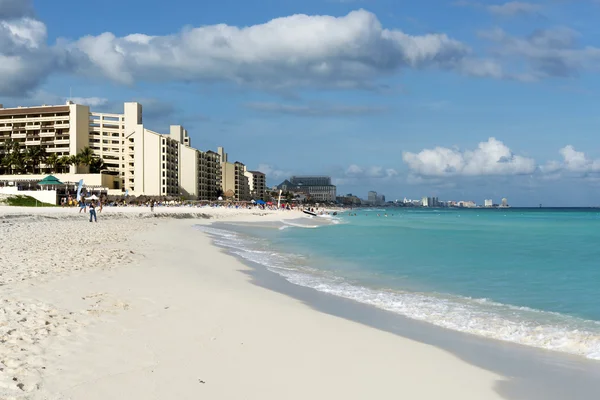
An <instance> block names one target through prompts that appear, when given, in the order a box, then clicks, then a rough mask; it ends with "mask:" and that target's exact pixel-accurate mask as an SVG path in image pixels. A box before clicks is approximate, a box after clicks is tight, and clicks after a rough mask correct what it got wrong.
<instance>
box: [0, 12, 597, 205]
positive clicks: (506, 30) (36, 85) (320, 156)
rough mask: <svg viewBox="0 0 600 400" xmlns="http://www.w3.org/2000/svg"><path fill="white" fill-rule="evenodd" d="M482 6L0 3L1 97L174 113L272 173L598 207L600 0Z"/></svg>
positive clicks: (449, 195) (165, 119)
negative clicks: (597, 29) (109, 12)
mask: <svg viewBox="0 0 600 400" xmlns="http://www.w3.org/2000/svg"><path fill="white" fill-rule="evenodd" d="M478 4H479V3H474V2H455V3H452V2H442V1H434V0H430V1H426V2H421V3H420V4H402V5H399V4H397V3H396V2H392V1H388V0H382V1H378V2H367V1H354V2H335V1H325V0H308V1H306V2H302V4H295V3H286V2H278V3H270V2H269V4H268V7H267V6H266V5H265V3H264V2H258V1H253V0H250V1H246V2H239V1H234V0H228V1H226V2H224V3H220V5H217V6H215V7H211V9H204V8H202V7H201V5H199V4H197V3H195V2H191V1H188V0H179V1H174V2H172V3H170V4H164V3H161V2H158V1H145V2H142V1H141V0H132V1H130V2H126V3H125V4H121V2H119V3H117V2H116V1H114V0H108V1H107V2H106V3H105V6H106V7H108V8H112V7H115V9H116V7H118V9H119V10H120V11H119V14H120V16H121V17H122V18H118V19H114V18H106V19H97V20H93V21H90V20H89V18H84V17H85V16H86V15H87V13H88V12H89V6H88V5H81V6H79V5H78V6H73V7H70V8H69V9H65V10H58V9H56V7H54V6H53V5H52V4H51V3H48V2H43V1H28V0H0V10H1V11H0V39H2V40H0V56H10V57H12V59H13V60H14V61H15V62H14V63H13V64H11V66H13V65H14V69H13V68H12V67H11V66H7V67H6V69H5V70H4V76H5V79H3V80H2V82H0V104H3V105H4V106H5V107H12V106H18V105H22V106H27V105H41V104H64V102H65V100H66V99H67V98H69V97H72V100H73V101H75V102H79V103H84V104H88V105H90V106H92V108H93V109H94V110H96V111H98V112H118V110H119V108H118V107H119V105H120V104H122V103H123V102H124V101H139V102H140V103H143V104H144V106H145V108H144V113H145V115H144V118H145V120H146V122H147V125H148V126H149V127H150V128H152V129H155V130H156V131H159V132H163V131H167V128H168V126H169V125H171V124H180V125H183V126H184V127H185V128H186V129H187V130H188V131H189V133H190V136H191V138H192V140H193V141H194V143H197V144H198V145H199V146H200V147H202V148H207V149H210V148H216V147H218V146H220V145H223V146H225V147H226V148H227V149H228V151H229V152H231V153H232V154H236V155H239V157H240V158H243V159H244V161H245V162H246V163H247V164H249V165H253V166H255V169H257V170H260V171H262V172H265V173H266V175H267V179H268V184H269V185H270V186H272V185H275V184H278V183H279V182H281V181H282V180H283V179H287V178H289V177H290V176H292V175H296V174H298V175H308V174H326V175H330V176H331V177H332V178H333V183H334V184H336V185H337V187H338V192H339V193H355V192H356V193H366V192H367V191H368V190H376V191H378V192H382V193H385V194H386V196H387V197H388V199H395V198H404V197H412V198H417V197H419V196H422V195H425V194H426V195H428V196H437V197H439V198H445V199H473V200H474V201H480V200H478V199H486V198H493V199H500V198H502V197H508V198H510V199H511V204H512V205H514V206H519V205H522V206H531V207H535V206H538V205H539V204H540V203H541V204H543V205H548V206H597V205H600V200H597V199H600V189H599V187H598V182H599V178H600V146H598V144H599V142H598V139H597V135H595V133H596V131H597V130H598V128H599V127H600V117H598V116H597V112H596V110H595V104H596V103H597V99H596V97H597V93H598V90H597V89H598V86H599V85H600V82H598V79H597V74H598V71H597V68H596V67H595V66H596V65H598V61H600V60H599V59H598V58H600V57H599V56H598V54H600V51H599V50H600V40H599V39H598V38H597V36H595V34H594V21H595V20H596V19H597V17H599V16H600V6H599V5H598V4H597V2H593V1H591V0H590V1H586V0H584V1H581V2H553V3H547V2H536V1H531V2H522V3H520V4H527V5H528V7H525V8H523V7H522V8H519V9H515V8H514V6H513V7H511V6H510V2H503V1H494V2H493V4H492V3H490V4H489V5H487V6H481V5H478ZM486 4H487V3H486ZM261 6H262V7H261ZM158 16H160V19H161V24H160V26H157V25H156V24H155V23H154V22H155V21H156V18H157V17H158ZM65 17H67V18H69V21H71V22H70V23H69V24H64V18H65ZM123 21H127V24H124V23H123ZM219 24H224V25H219ZM217 27H220V28H219V29H217ZM273 37H276V38H277V40H272V38H273ZM317 37H318V40H316V39H315V38H317ZM219 43H220V44H221V45H220V46H218V44H219ZM224 45H226V46H224ZM415 50H417V51H415ZM384 54H385V55H386V57H385V58H383V57H381V55H384ZM153 55H158V57H153ZM198 59H202V60H204V62H202V63H198V62H195V61H194V60H198ZM290 59H293V60H295V62H294V63H286V62H282V60H290ZM351 66H353V67H355V68H354V69H353V68H351ZM71 93H72V94H71Z"/></svg>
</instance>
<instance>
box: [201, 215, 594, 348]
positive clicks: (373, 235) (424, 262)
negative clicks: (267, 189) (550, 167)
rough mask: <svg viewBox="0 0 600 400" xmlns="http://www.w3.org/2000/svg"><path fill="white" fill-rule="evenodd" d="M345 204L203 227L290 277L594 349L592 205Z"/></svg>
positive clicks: (447, 319)
mask: <svg viewBox="0 0 600 400" xmlns="http://www.w3.org/2000/svg"><path fill="white" fill-rule="evenodd" d="M354 212H356V213H357V216H349V215H348V213H347V212H346V213H344V214H343V215H338V216H336V217H330V218H322V217H315V218H312V219H306V220H302V221H294V222H285V223H280V224H278V225H268V224H265V225H264V226H258V227H257V226H249V225H235V226H234V225H223V224H220V225H215V226H212V227H208V228H201V229H202V230H205V231H206V232H207V233H209V234H210V235H211V236H212V237H213V240H214V241H215V243H216V244H217V245H219V246H222V247H225V248H227V249H228V250H229V251H230V252H232V253H233V254H235V255H237V256H239V257H241V258H243V259H246V260H248V261H251V262H253V263H258V264H261V265H263V266H264V267H266V268H268V269H269V270H271V271H273V272H275V273H277V274H280V275H282V276H283V277H285V278H286V279H287V280H288V281H290V282H291V283H294V284H297V285H302V286H306V287H310V288H313V289H315V290H318V291H322V292H326V293H330V294H332V295H336V296H341V297H344V298H348V299H352V300H355V301H358V302H361V303H366V304H370V305H373V306H375V307H379V308H382V309H385V310H388V311H391V312H394V313H397V314H400V315H403V316H406V317H409V318H413V319H416V320H420V321H426V322H429V323H431V324H434V325H438V326H441V327H445V328H448V329H452V330H457V331H461V332H467V333H471V334H474V335H480V336H483V337H487V338H492V339H498V340H504V341H508V342H514V343H519V344H523V345H528V346H534V347H539V348H544V349H550V350H555V351H561V352H566V353H571V354H577V355H580V356H583V357H587V358H591V359H599V360H600V210H594V209H568V210H567V209H515V208H513V209H439V210H438V209H397V208H396V209H387V210H354V211H353V213H354ZM386 213H387V216H386ZM378 215H379V216H378Z"/></svg>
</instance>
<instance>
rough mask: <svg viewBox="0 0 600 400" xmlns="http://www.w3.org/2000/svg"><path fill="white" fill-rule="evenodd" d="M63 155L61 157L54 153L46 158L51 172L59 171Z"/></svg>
mask: <svg viewBox="0 0 600 400" xmlns="http://www.w3.org/2000/svg"><path fill="white" fill-rule="evenodd" d="M60 161H61V157H59V156H58V155H57V154H56V153H52V154H50V155H49V156H48V158H46V163H45V164H46V167H50V172H52V173H53V174H56V173H58V168H59V167H60Z"/></svg>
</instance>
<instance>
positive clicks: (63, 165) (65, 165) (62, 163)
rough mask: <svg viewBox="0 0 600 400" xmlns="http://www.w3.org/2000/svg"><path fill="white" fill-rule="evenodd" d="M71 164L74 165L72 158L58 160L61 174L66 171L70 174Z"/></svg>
mask: <svg viewBox="0 0 600 400" xmlns="http://www.w3.org/2000/svg"><path fill="white" fill-rule="evenodd" d="M71 164H73V160H72V157H71V156H61V157H59V159H58V167H59V168H60V171H61V172H65V170H67V172H68V169H69V167H70V166H71Z"/></svg>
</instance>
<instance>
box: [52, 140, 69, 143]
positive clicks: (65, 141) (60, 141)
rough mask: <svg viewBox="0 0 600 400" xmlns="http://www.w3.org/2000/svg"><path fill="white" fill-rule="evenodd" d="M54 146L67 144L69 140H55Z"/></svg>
mask: <svg viewBox="0 0 600 400" xmlns="http://www.w3.org/2000/svg"><path fill="white" fill-rule="evenodd" d="M54 144H69V139H57V140H55V141H54Z"/></svg>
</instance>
